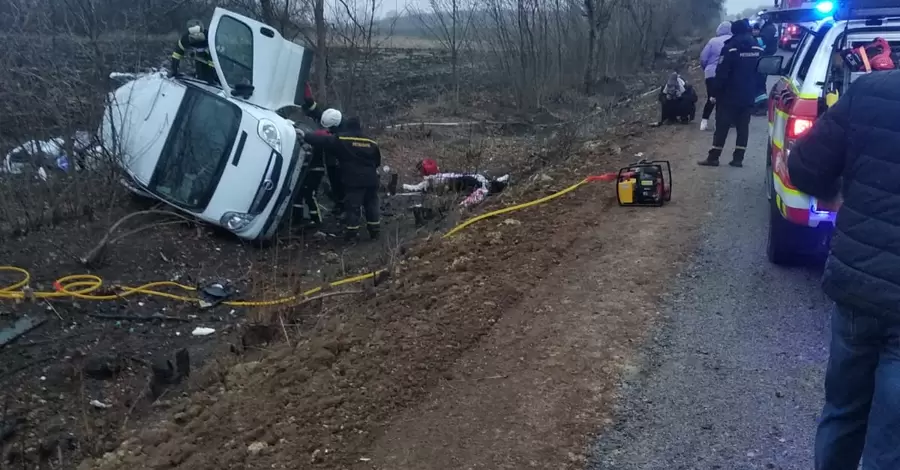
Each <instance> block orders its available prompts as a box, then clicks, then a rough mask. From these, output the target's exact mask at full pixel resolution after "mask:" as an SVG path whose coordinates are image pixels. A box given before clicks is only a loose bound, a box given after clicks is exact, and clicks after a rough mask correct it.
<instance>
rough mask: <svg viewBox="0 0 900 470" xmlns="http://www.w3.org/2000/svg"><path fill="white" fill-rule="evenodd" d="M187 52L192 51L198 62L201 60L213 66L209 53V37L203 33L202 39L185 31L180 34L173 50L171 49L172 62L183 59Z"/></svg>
mask: <svg viewBox="0 0 900 470" xmlns="http://www.w3.org/2000/svg"><path fill="white" fill-rule="evenodd" d="M189 52H193V53H194V58H195V60H197V61H198V62H203V63H204V64H206V65H209V66H210V67H213V66H214V65H213V61H212V56H211V55H210V54H209V38H208V37H207V36H206V34H204V35H203V39H198V38H194V37H192V36H191V34H190V33H185V34H184V35H183V36H181V38H180V39H178V43H177V44H176V45H175V50H173V51H172V61H173V63H177V61H180V60H181V59H183V58H184V56H185V55H186V54H187V53H189Z"/></svg>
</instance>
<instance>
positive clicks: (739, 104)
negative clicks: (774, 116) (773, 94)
mask: <svg viewBox="0 0 900 470" xmlns="http://www.w3.org/2000/svg"><path fill="white" fill-rule="evenodd" d="M731 34H732V36H731V39H729V40H728V41H726V42H725V46H724V48H723V52H722V57H721V58H720V59H719V65H718V67H716V76H715V80H713V82H712V85H713V93H712V96H713V97H715V98H713V99H714V103H715V104H716V108H717V109H716V131H715V133H714V134H713V144H712V148H711V149H709V155H707V157H706V159H704V160H701V161H700V162H698V163H699V164H700V165H702V166H719V157H720V156H721V155H722V148H723V147H724V146H725V139H726V138H727V137H728V129H729V128H731V127H732V126H734V128H735V130H736V131H737V139H736V142H735V146H734V153H733V154H732V159H731V162H730V163H729V165H731V166H733V167H741V166H743V161H744V154H745V153H746V151H747V141H748V140H749V137H750V115H751V113H752V112H753V105H754V103H755V101H756V96H757V95H758V94H759V93H758V89H759V75H760V74H759V73H758V72H757V71H756V63H757V62H759V58H760V57H761V56H762V53H763V48H762V47H761V46H760V45H759V43H758V42H757V40H756V38H755V37H753V34H751V30H750V23H749V22H748V21H747V20H746V19H742V20H737V21H734V22H732V23H731Z"/></svg>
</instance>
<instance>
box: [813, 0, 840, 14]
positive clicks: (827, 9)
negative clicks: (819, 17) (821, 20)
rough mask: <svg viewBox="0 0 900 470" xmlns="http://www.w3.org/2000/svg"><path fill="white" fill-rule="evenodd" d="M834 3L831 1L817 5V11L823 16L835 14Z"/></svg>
mask: <svg viewBox="0 0 900 470" xmlns="http://www.w3.org/2000/svg"><path fill="white" fill-rule="evenodd" d="M834 7H835V5H834V2H832V1H831V0H824V1H821V2H819V3H816V11H818V12H819V13H821V14H823V15H827V14H830V13H833V12H834Z"/></svg>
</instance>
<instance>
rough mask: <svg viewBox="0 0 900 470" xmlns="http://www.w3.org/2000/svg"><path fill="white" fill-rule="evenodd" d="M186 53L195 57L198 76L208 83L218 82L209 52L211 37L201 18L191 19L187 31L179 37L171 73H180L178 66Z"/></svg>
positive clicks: (174, 74) (173, 52)
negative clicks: (208, 35)
mask: <svg viewBox="0 0 900 470" xmlns="http://www.w3.org/2000/svg"><path fill="white" fill-rule="evenodd" d="M185 55H189V56H192V57H193V59H194V70H195V74H196V77H197V78H198V79H200V80H203V81H205V82H207V83H217V82H218V81H219V79H218V77H217V76H216V66H215V64H214V63H213V60H212V56H211V55H210V54H209V38H208V37H207V35H206V28H204V27H203V23H201V22H200V21H199V20H190V21H188V24H187V32H186V33H184V35H182V36H181V38H179V39H178V44H176V45H175V50H174V51H172V65H171V69H170V74H171V75H172V76H176V75H178V66H179V65H180V64H181V59H183V58H184V56H185Z"/></svg>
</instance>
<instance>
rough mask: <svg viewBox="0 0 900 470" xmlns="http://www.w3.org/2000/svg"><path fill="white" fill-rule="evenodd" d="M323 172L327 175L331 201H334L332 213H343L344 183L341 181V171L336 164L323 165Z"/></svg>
mask: <svg viewBox="0 0 900 470" xmlns="http://www.w3.org/2000/svg"><path fill="white" fill-rule="evenodd" d="M325 172H326V173H328V186H330V187H331V200H332V201H334V211H335V212H343V211H344V199H345V198H346V195H345V193H344V182H343V181H341V169H340V167H339V166H338V165H337V164H331V165H329V164H327V163H326V164H325Z"/></svg>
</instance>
